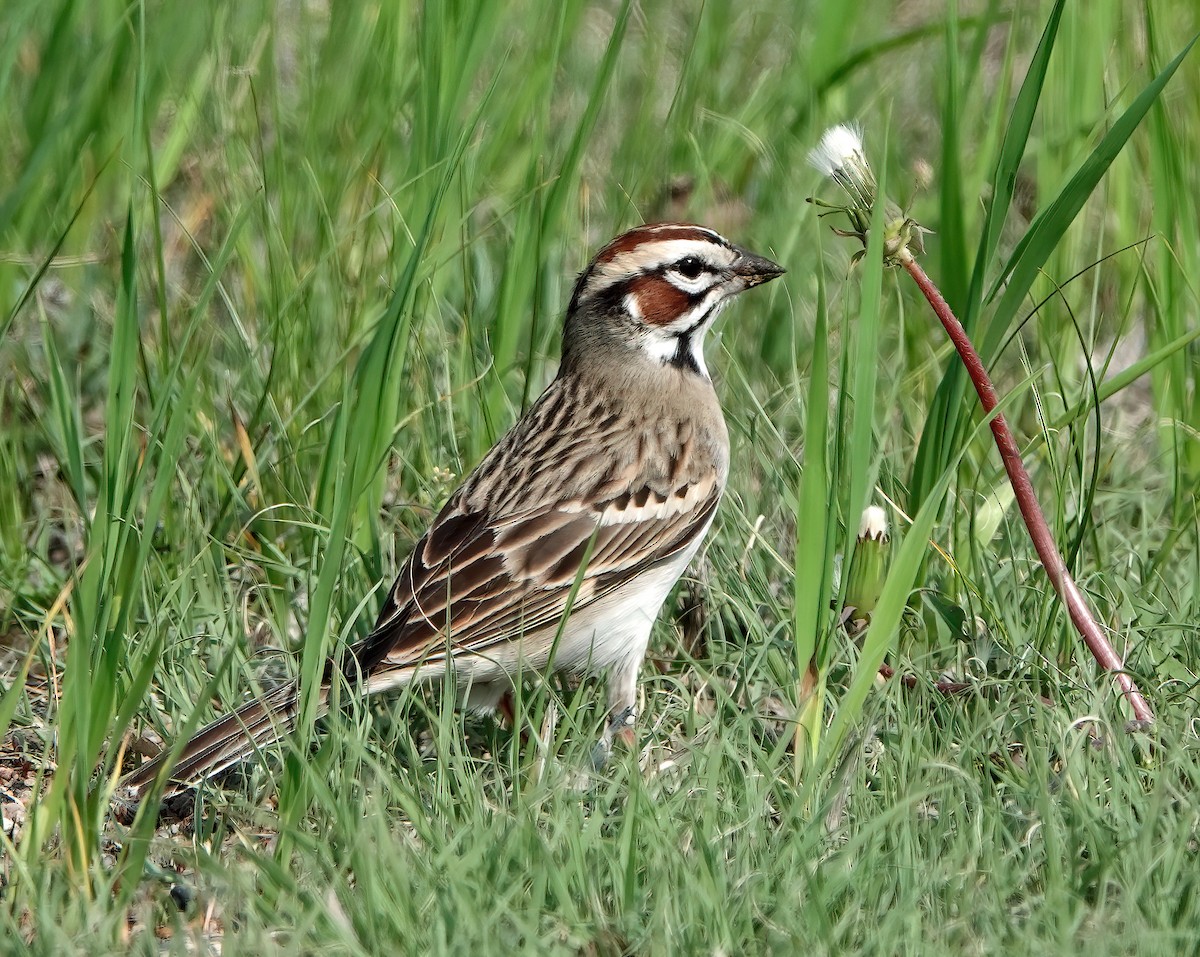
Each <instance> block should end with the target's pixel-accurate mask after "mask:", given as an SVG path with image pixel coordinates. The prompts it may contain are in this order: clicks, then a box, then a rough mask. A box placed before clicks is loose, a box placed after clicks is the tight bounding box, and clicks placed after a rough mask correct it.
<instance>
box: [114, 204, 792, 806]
mask: <svg viewBox="0 0 1200 957" xmlns="http://www.w3.org/2000/svg"><path fill="white" fill-rule="evenodd" d="M782 272H783V270H782V269H781V268H780V267H779V266H777V265H776V264H775V263H773V262H771V261H770V260H768V259H764V258H763V257H762V256H757V255H754V254H753V253H750V252H748V251H747V250H745V249H742V248H740V247H738V246H735V245H733V244H732V243H729V242H727V241H726V240H725V239H723V238H722V237H721V236H719V235H717V233H715V232H713V231H712V230H711V229H705V228H703V227H700V226H692V225H681V224H660V225H651V226H641V227H639V228H637V229H633V230H631V231H629V232H627V233H625V234H624V235H623V236H619V237H618V238H616V239H614V240H613V241H612V242H610V243H609V244H608V245H607V246H605V247H604V248H603V249H602V250H601V251H600V252H599V254H598V255H597V256H596V258H595V259H593V260H592V262H591V264H590V265H589V266H588V267H587V269H585V270H584V272H583V273H582V275H580V277H579V279H578V281H577V282H576V283H575V288H574V292H573V294H572V296H571V302H570V306H569V307H568V309H567V318H566V326H565V329H564V332H563V346H562V362H561V365H560V367H559V371H558V376H557V378H555V379H554V381H553V382H552V383H551V384H550V386H549V387H548V388H547V389H546V391H545V392H544V393H543V394H542V396H541V398H539V399H538V401H537V403H536V404H535V405H534V406H533V407H532V408H531V409H530V410H529V412H528V413H527V414H526V415H525V416H524V417H523V418H522V419H521V420H520V421H519V422H517V424H516V425H515V426H513V428H512V429H511V430H510V431H509V432H508V434H507V435H505V436H504V438H502V439H501V440H500V441H499V442H498V443H497V444H496V446H495V447H494V448H493V449H492V450H491V452H489V453H488V455H487V456H486V457H485V458H484V459H483V461H482V462H481V463H480V464H479V465H478V467H477V468H476V469H475V471H474V472H472V473H471V474H470V476H468V477H467V479H466V481H465V482H463V484H462V486H461V487H460V488H459V489H458V490H457V491H456V492H455V493H454V494H453V495H452V496H451V498H450V501H449V502H447V504H446V506H445V507H444V508H443V509H442V511H441V513H440V514H439V515H438V516H437V518H436V519H434V521H433V524H432V525H431V526H430V528H429V530H428V531H427V532H426V533H425V535H424V537H422V538H421V540H420V541H418V542H417V544H416V546H415V548H414V549H413V551H412V554H411V555H410V556H409V558H408V561H407V562H406V563H405V565H404V567H403V568H402V569H401V571H400V574H399V577H398V578H397V579H396V582H395V584H394V585H393V586H392V589H391V592H390V593H389V595H388V597H387V600H386V601H385V602H384V606H383V610H382V611H381V612H380V615H379V620H378V621H377V622H376V624H375V627H374V629H373V630H372V631H371V633H370V634H369V635H368V636H367V637H366V638H364V639H363V640H362V641H361V642H360V643H358V644H357V645H356V646H354V647H353V648H352V649H350V651H349V653H348V655H346V657H345V659H344V660H340V661H337V662H333V661H331V662H330V663H329V665H328V666H327V668H326V685H325V687H324V689H323V694H322V698H321V703H322V710H324V708H325V701H326V698H327V696H328V690H329V683H330V682H331V681H333V680H336V679H338V678H339V677H340V676H344V677H345V678H346V679H347V680H349V681H350V682H351V683H352V684H354V685H356V686H357V687H359V688H361V690H362V691H363V692H364V693H366V694H373V693H375V692H379V691H386V690H389V689H395V688H403V687H406V686H408V685H410V684H412V683H413V682H416V681H418V680H423V679H430V678H433V677H436V676H438V675H439V674H444V673H445V669H446V667H447V666H449V667H450V668H452V669H453V675H454V679H455V682H456V684H457V685H458V687H459V689H460V693H461V696H462V703H463V704H464V705H465V707H467V708H469V709H473V710H480V711H488V710H492V709H494V708H496V706H497V705H498V704H499V703H500V701H501V698H502V697H503V696H504V695H505V694H506V693H507V692H509V691H511V689H512V687H513V682H514V681H516V680H518V679H519V676H520V675H521V673H522V672H526V671H547V670H552V671H572V672H586V673H598V672H602V671H607V672H608V709H609V719H608V722H607V724H606V728H605V731H604V735H603V737H602V739H601V745H602V746H604V747H607V745H608V744H609V743H611V741H612V738H613V737H614V736H615V735H618V734H622V733H628V729H629V728H630V727H631V726H632V724H633V721H634V716H635V714H636V701H637V694H636V686H637V675H638V669H639V668H640V666H641V664H642V660H643V658H644V657H645V654H646V645H647V642H648V640H649V637H650V628H651V625H652V624H653V622H654V619H655V618H656V616H657V615H658V613H659V610H660V609H661V607H662V604H663V602H664V600H665V599H666V597H667V594H668V592H670V590H671V587H672V586H673V585H674V584H675V582H676V580H677V579H678V578H679V576H680V575H681V574H682V573H683V570H684V569H685V568H686V567H687V565H688V562H690V561H691V560H692V556H694V555H695V554H696V550H697V549H698V548H699V547H700V542H701V540H702V539H703V538H704V535H705V533H706V532H707V531H708V529H709V526H710V525H712V521H713V515H714V513H715V512H716V508H717V502H718V501H719V500H720V498H721V493H722V491H723V490H724V488H725V480H726V476H727V475H728V472H729V438H728V435H727V433H726V431H725V420H724V418H723V416H722V414H721V408H720V406H719V404H718V402H717V396H716V393H715V392H714V391H713V386H712V382H711V381H710V379H709V376H708V371H707V369H706V367H705V363H704V352H703V344H704V335H705V333H706V332H707V331H708V329H709V327H710V326H711V325H712V323H713V321H714V320H715V319H716V317H717V314H718V313H719V312H720V311H721V309H722V307H723V306H724V305H725V304H726V303H727V302H728V301H729V300H730V299H731V298H732V297H733V296H735V295H737V294H738V293H740V292H742V291H743V290H746V289H749V288H750V287H752V286H757V285H759V284H760V283H764V282H767V281H769V280H771V279H774V278H775V277H776V276H779V275H780V274H781V273H782ZM572 593H574V594H573V598H572ZM564 615H566V621H565V623H563V618H564ZM560 624H561V625H562V627H561V628H560ZM552 655H553V660H550V659H551V656H552ZM339 673H340V674H339ZM298 701H299V691H298V687H297V684H296V683H295V682H292V683H289V684H287V685H284V686H283V687H281V688H279V689H277V690H275V691H272V692H270V693H268V694H266V695H264V696H263V697H261V698H259V699H257V700H255V701H252V702H250V703H248V704H246V705H244V706H243V707H241V708H239V709H238V710H237V711H235V712H233V713H232V714H229V715H226V716H225V717H223V718H220V719H218V720H217V721H215V722H214V723H213V724H211V725H209V726H208V727H207V728H205V729H203V730H202V731H200V732H199V733H198V734H197V735H196V736H195V737H194V738H193V739H192V740H191V741H189V742H188V743H187V744H186V745H185V746H184V747H183V749H182V752H181V754H180V756H179V758H178V761H177V763H176V764H175V766H174V768H173V769H172V771H171V774H170V782H171V783H170V785H169V787H168V790H169V791H171V790H178V789H180V788H181V787H182V786H186V785H190V784H193V783H195V782H197V781H199V780H200V779H203V778H206V777H209V776H211V775H213V774H215V773H217V772H218V771H220V770H222V769H224V768H227V767H229V766H230V765H232V764H234V763H235V762H237V761H239V760H241V759H243V758H245V757H247V756H249V755H250V754H252V753H254V752H255V751H257V750H259V749H260V748H263V747H265V746H266V745H268V744H270V743H272V742H274V741H276V740H278V739H279V738H280V737H282V736H283V735H284V734H286V733H287V732H288V731H290V730H291V728H292V726H293V724H294V722H295V718H296V712H297V705H298ZM169 750H170V749H166V751H164V753H163V754H162V755H159V756H158V757H157V758H155V759H154V760H152V761H150V762H148V763H147V764H144V765H143V766H142V767H140V768H138V769H137V770H136V771H134V772H133V773H132V774H131V775H129V776H128V777H127V778H126V780H125V781H124V782H123V783H124V784H127V785H129V786H131V787H133V788H134V789H136V791H137V792H139V793H140V792H141V791H142V790H143V789H144V788H145V787H146V786H147V785H148V784H150V783H151V782H152V781H153V780H154V779H155V778H156V777H157V775H158V774H159V772H160V771H161V768H162V765H163V764H164V763H165V757H166V753H167V751H169Z"/></svg>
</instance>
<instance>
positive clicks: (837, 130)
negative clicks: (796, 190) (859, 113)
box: [808, 123, 867, 177]
mask: <svg viewBox="0 0 1200 957" xmlns="http://www.w3.org/2000/svg"><path fill="white" fill-rule="evenodd" d="M808 161H809V163H811V164H812V165H813V166H814V167H816V169H817V171H818V172H820V174H821V175H822V176H831V177H832V176H834V175H835V174H836V173H837V172H838V171H839V170H842V169H844V168H845V167H846V165H847V164H849V163H855V164H859V165H866V162H867V160H866V154H865V153H863V142H862V130H861V129H860V128H859V127H858V126H857V125H851V124H845V123H839V124H838V125H837V126H831V127H830V128H829V129H827V130H826V131H825V134H824V135H823V136H822V137H821V142H820V143H818V144H817V146H816V148H815V149H812V150H810V151H809V153H808Z"/></svg>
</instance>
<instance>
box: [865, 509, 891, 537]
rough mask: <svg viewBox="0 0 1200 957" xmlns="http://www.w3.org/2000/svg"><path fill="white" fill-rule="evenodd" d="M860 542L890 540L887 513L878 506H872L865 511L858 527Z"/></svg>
mask: <svg viewBox="0 0 1200 957" xmlns="http://www.w3.org/2000/svg"><path fill="white" fill-rule="evenodd" d="M858 538H859V541H862V540H863V539H872V540H874V541H886V540H887V538H888V520H887V512H885V511H884V510H883V509H882V508H880V507H879V506H878V505H871V506H869V507H868V508H866V509H864V510H863V513H862V520H861V522H860V523H859V526H858Z"/></svg>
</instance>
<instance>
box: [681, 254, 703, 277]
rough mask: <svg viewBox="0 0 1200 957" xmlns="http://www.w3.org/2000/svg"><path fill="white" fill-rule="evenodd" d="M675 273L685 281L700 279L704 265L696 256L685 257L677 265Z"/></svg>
mask: <svg viewBox="0 0 1200 957" xmlns="http://www.w3.org/2000/svg"><path fill="white" fill-rule="evenodd" d="M675 271H676V272H677V273H679V275H681V276H683V278H684V279H698V278H699V277H700V274H701V273H702V272H704V263H702V262H701V261H700V260H699V259H697V258H696V257H695V256H684V257H683V259H681V260H679V262H677V263H676V264H675Z"/></svg>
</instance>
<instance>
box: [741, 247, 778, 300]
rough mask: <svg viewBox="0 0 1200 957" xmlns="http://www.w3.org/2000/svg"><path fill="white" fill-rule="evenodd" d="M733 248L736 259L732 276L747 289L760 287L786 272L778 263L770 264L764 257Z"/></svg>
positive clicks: (746, 250)
mask: <svg viewBox="0 0 1200 957" xmlns="http://www.w3.org/2000/svg"><path fill="white" fill-rule="evenodd" d="M734 248H735V249H736V250H737V254H738V258H737V259H735V260H734V262H733V267H732V268H733V274H734V275H735V276H739V277H740V278H741V279H742V281H743V282H744V283H745V284H746V288H747V289H749V288H750V287H751V286H761V285H762V284H763V283H764V282H770V281H771V280H772V279H775V278H777V277H779V276H782V275H783V274H784V273H785V272H787V270H786V269H784V268H783V267H782V266H780V265H779V264H778V263H773V262H771V260H769V259H767V258H766V257H765V256H759V255H757V254H756V253H752V252H750V250H748V249H743V248H742V247H741V246H735V247H734Z"/></svg>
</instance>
